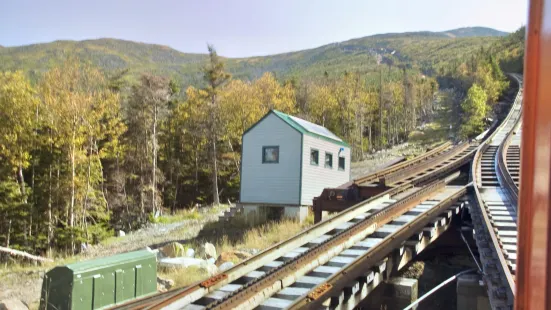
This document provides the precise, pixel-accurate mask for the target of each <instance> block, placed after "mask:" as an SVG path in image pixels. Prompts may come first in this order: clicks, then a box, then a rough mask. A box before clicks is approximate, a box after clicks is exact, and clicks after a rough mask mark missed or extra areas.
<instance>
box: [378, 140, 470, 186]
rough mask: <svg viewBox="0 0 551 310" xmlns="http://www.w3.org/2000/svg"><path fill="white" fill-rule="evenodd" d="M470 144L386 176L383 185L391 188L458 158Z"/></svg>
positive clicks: (383, 177)
mask: <svg viewBox="0 0 551 310" xmlns="http://www.w3.org/2000/svg"><path fill="white" fill-rule="evenodd" d="M469 146H470V144H469V143H468V142H463V143H461V144H459V145H457V146H455V147H453V148H451V149H448V150H446V151H445V152H443V153H442V154H439V156H434V157H431V158H429V159H426V160H424V161H422V162H420V163H419V164H417V165H414V166H409V167H406V168H404V169H400V170H398V171H395V172H392V173H389V174H387V175H385V176H382V177H381V178H380V180H381V183H383V184H384V185H385V186H389V185H391V184H394V183H396V182H398V181H401V180H404V179H405V178H407V177H409V176H412V175H415V174H418V173H419V172H421V171H425V170H428V169H430V168H431V167H434V166H436V165H438V164H440V163H443V162H445V161H446V160H449V159H451V158H452V157H454V156H457V155H458V154H460V153H461V152H463V151H465V150H466V149H467V148H468V147H469Z"/></svg>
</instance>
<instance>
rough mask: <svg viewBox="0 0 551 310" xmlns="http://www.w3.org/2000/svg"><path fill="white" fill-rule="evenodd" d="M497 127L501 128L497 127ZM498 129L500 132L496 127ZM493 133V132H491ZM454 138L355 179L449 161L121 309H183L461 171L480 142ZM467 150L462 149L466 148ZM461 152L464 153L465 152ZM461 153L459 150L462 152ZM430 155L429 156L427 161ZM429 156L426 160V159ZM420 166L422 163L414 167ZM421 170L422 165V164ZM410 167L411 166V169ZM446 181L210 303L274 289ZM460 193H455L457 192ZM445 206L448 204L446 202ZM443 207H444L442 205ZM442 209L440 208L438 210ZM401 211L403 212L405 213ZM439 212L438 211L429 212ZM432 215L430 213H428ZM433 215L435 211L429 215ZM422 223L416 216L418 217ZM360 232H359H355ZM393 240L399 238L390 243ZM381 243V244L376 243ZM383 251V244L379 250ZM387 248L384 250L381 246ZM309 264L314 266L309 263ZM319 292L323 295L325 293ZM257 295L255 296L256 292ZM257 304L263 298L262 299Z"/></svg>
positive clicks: (227, 303)
mask: <svg viewBox="0 0 551 310" xmlns="http://www.w3.org/2000/svg"><path fill="white" fill-rule="evenodd" d="M496 131H497V130H496ZM494 134H495V132H494ZM492 136H493V135H492ZM450 146H451V143H449V142H448V143H444V144H443V145H441V146H439V147H437V148H435V149H433V150H431V151H430V152H428V153H427V154H424V155H422V156H420V157H418V158H416V159H414V160H411V161H406V162H404V163H400V164H397V165H394V166H391V167H389V168H387V169H383V170H382V171H379V172H377V173H374V174H372V175H369V176H366V177H363V178H359V179H356V180H354V182H362V183H364V182H368V181H369V180H375V179H374V178H375V177H376V178H377V179H376V180H379V178H380V177H381V176H383V175H388V174H390V173H393V172H395V171H398V170H400V169H412V168H411V167H414V166H415V165H423V167H425V169H426V168H429V167H430V168H429V169H431V168H434V167H433V166H434V165H430V164H428V163H429V162H433V163H434V161H435V160H436V158H435V157H439V156H443V157H445V159H444V160H438V162H446V160H448V161H450V162H446V163H445V164H444V166H442V167H440V168H438V169H436V170H433V171H430V172H426V173H422V174H421V175H419V176H418V177H416V178H415V179H414V181H415V182H409V181H406V182H404V183H403V184H400V185H399V186H397V187H394V188H391V189H389V190H388V191H385V192H383V193H381V194H379V195H376V196H374V197H372V198H370V199H368V200H366V201H363V202H360V203H358V204H356V205H354V206H352V207H350V208H348V209H346V210H344V211H342V212H340V213H339V214H337V215H336V216H335V217H332V218H329V219H326V220H324V221H322V222H320V223H317V224H315V225H314V226H312V227H311V228H309V229H306V230H304V231H302V232H301V233H299V234H297V235H296V236H294V237H292V238H290V239H288V240H284V241H282V242H280V243H278V244H276V245H274V246H272V247H270V248H268V249H265V250H264V251H262V252H260V253H259V254H257V255H256V256H253V257H251V258H249V259H248V260H246V261H244V262H242V263H240V264H238V265H236V266H234V267H233V268H231V269H229V270H227V271H226V272H224V273H222V274H219V275H217V276H214V277H211V278H209V279H208V280H206V281H202V282H198V283H195V284H193V285H191V286H189V287H186V288H181V289H176V290H172V291H169V292H166V293H163V294H158V295H154V296H151V297H147V298H143V299H140V300H136V301H132V302H129V303H126V304H124V305H120V306H116V307H115V308H116V309H146V308H147V309H161V308H165V307H166V308H167V309H179V308H181V307H183V306H186V305H188V304H191V303H192V302H193V301H195V300H198V299H200V298H202V297H204V296H206V295H207V294H209V293H211V292H213V291H215V290H216V289H218V288H220V287H222V286H224V285H226V284H229V283H231V282H233V281H235V280H237V279H239V278H241V277H243V276H244V275H246V274H247V273H249V272H251V271H253V270H256V269H258V268H260V267H261V266H262V265H263V264H264V263H265V262H267V261H273V260H276V259H277V258H278V257H280V256H281V255H282V253H286V252H288V251H290V250H292V249H294V248H296V247H300V246H302V245H303V244H306V243H307V242H308V240H313V239H314V238H316V237H317V236H320V235H322V234H324V233H326V232H328V231H330V230H332V229H334V228H336V227H337V226H338V225H339V224H340V223H344V222H346V221H349V220H351V219H353V218H354V217H355V216H357V215H358V214H361V213H362V212H365V211H366V210H368V209H369V208H370V207H369V206H370V205H371V204H374V203H376V202H377V201H380V200H382V199H384V198H388V196H389V194H397V193H400V192H403V191H406V190H408V189H410V188H412V187H413V186H414V185H415V184H416V185H423V184H427V183H429V182H431V181H432V180H434V179H435V178H437V177H442V178H445V177H446V174H449V173H451V172H453V171H456V170H457V169H458V168H459V167H461V166H462V165H464V164H466V163H468V162H469V161H470V160H471V158H472V156H474V155H475V153H476V152H477V150H480V149H481V148H480V147H474V145H469V144H461V145H460V146H459V147H456V148H454V149H452V150H450V149H449V148H450ZM470 148H472V150H470ZM462 152H463V153H462ZM461 154H462V155H461ZM459 155H460V156H459ZM427 161H428V162H427ZM424 162H425V164H423V163H424ZM415 170H416V171H419V170H418V169H415ZM421 170H422V169H421ZM410 171H411V170H410ZM442 184H443V181H437V182H435V183H432V184H429V185H427V186H425V187H423V188H424V190H420V191H417V192H416V193H414V194H411V195H409V196H408V197H407V198H406V199H403V200H400V201H397V202H396V203H394V204H392V205H391V207H386V208H384V209H382V210H380V211H379V212H377V213H375V214H374V215H373V216H369V217H367V218H366V219H364V220H362V221H361V222H358V223H357V224H356V225H354V226H353V227H351V228H349V229H347V230H345V231H343V232H341V233H339V234H337V235H335V236H334V237H333V238H331V239H329V240H328V241H326V242H324V243H322V244H320V245H319V246H316V247H313V248H311V249H310V250H308V251H306V252H305V253H304V254H303V255H300V256H298V257H297V258H296V259H294V260H291V261H289V262H287V263H285V264H284V265H283V266H281V267H279V268H275V269H273V270H272V271H270V272H268V273H266V275H265V276H263V277H260V278H258V279H257V280H253V281H252V282H248V283H247V284H245V285H244V286H243V287H242V288H241V289H239V290H237V291H236V292H234V293H231V294H230V295H228V296H226V297H225V298H224V299H222V301H218V302H214V303H211V304H209V305H208V307H209V308H213V309H219V308H232V307H234V306H237V305H238V304H239V303H241V302H243V301H246V300H249V299H251V298H252V297H254V296H255V295H256V294H257V293H258V292H264V293H268V295H269V293H270V290H272V291H273V290H274V289H275V288H274V286H273V285H274V283H277V281H278V280H276V279H284V278H285V277H294V276H296V274H297V270H300V269H301V267H302V268H310V267H312V262H313V261H316V259H315V258H319V257H322V256H324V255H326V253H327V249H334V248H336V247H342V244H343V243H345V242H347V240H351V239H353V236H364V235H365V233H367V232H370V231H373V230H374V229H375V228H376V227H379V226H380V225H383V224H384V223H388V222H389V221H390V220H392V218H393V217H395V216H396V215H397V214H398V213H399V212H401V211H403V210H406V209H407V208H411V207H413V206H412V204H414V203H415V202H416V201H418V200H419V199H422V197H421V196H419V195H429V194H430V192H432V191H434V190H436V188H437V187H438V186H442ZM454 197H455V196H454ZM442 208H443V207H442ZM438 210H440V209H438ZM434 212H437V211H434ZM400 214H401V213H400ZM428 214H430V215H432V216H433V217H434V214H435V213H433V212H431V213H428ZM427 216H429V215H427ZM429 218H430V216H429ZM415 223H417V222H415ZM411 225H414V224H408V225H406V226H407V227H409V229H408V228H404V229H405V230H407V231H409V232H411V231H413V230H412V229H414V228H418V227H417V226H411ZM419 225H420V224H419ZM356 238H359V237H356ZM391 244H393V245H394V243H391ZM376 248H379V246H377V247H376ZM383 248H384V249H386V248H387V247H386V246H382V247H381V249H383ZM380 251H382V250H380ZM381 253H382V252H381ZM305 266H309V267H305ZM276 285H277V284H276ZM323 291H324V290H319V292H321V293H320V294H321V295H323V294H324V293H323ZM321 295H320V296H321ZM253 300H254V298H253ZM257 302H258V304H259V303H260V301H257Z"/></svg>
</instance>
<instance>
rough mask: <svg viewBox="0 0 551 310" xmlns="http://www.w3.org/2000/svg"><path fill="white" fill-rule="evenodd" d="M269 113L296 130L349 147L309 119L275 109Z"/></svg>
mask: <svg viewBox="0 0 551 310" xmlns="http://www.w3.org/2000/svg"><path fill="white" fill-rule="evenodd" d="M270 113H274V114H275V115H276V116H277V117H279V118H280V119H281V120H282V121H284V122H286V123H287V124H289V125H290V126H291V127H293V128H295V129H296V130H298V131H299V132H300V133H302V134H307V135H309V136H313V137H316V138H319V139H322V140H326V141H329V142H333V143H335V144H338V145H342V146H346V147H348V148H349V147H350V145H348V144H347V143H346V142H344V141H343V140H342V139H341V138H339V137H337V135H335V134H334V133H332V132H331V131H329V129H327V128H325V127H323V126H320V125H317V124H314V123H311V122H309V121H306V120H303V119H301V118H298V117H296V116H292V115H289V114H285V113H283V112H280V111H277V110H271V111H270ZM270 113H268V114H267V115H269V114H270ZM261 120H262V119H261ZM259 122H260V121H259ZM253 127H254V126H253ZM251 128H252V127H251Z"/></svg>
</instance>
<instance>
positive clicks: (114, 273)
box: [40, 250, 157, 310]
mask: <svg viewBox="0 0 551 310" xmlns="http://www.w3.org/2000/svg"><path fill="white" fill-rule="evenodd" d="M156 292H157V258H156V256H155V253H152V252H150V251H147V250H144V251H136V252H130V253H124V254H118V255H114V256H109V257H103V258H99V259H95V260H89V261H83V262H78V263H74V264H69V265H65V266H58V267H55V268H53V269H52V270H50V271H48V272H47V273H46V275H45V276H44V280H43V282H42V296H41V298H40V309H56V310H61V309H75V310H80V309H103V308H106V307H109V306H113V305H115V304H119V303H122V302H125V301H128V300H130V299H134V298H137V297H143V296H146V295H151V294H154V293H156Z"/></svg>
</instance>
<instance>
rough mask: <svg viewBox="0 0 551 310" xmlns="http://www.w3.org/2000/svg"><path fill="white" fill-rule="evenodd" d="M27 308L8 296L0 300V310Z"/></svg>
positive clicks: (26, 309)
mask: <svg viewBox="0 0 551 310" xmlns="http://www.w3.org/2000/svg"><path fill="white" fill-rule="evenodd" d="M28 309H29V308H28V307H27V306H25V304H24V303H23V302H22V301H21V300H18V299H15V298H10V299H5V300H1V301H0V310H28Z"/></svg>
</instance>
